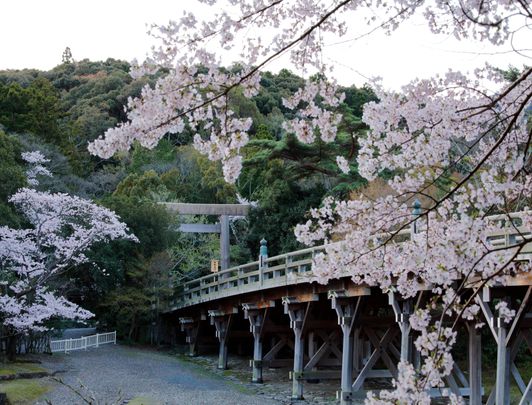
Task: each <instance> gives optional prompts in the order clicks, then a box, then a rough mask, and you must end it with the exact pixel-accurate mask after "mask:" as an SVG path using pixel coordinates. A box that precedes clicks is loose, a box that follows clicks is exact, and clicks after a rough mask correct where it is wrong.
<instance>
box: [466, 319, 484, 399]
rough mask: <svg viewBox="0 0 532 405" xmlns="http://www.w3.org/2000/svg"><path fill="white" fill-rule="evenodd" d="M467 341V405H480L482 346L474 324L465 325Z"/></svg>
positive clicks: (478, 331) (478, 332)
mask: <svg viewBox="0 0 532 405" xmlns="http://www.w3.org/2000/svg"><path fill="white" fill-rule="evenodd" d="M466 326H467V329H468V334H469V341H468V346H469V347H468V352H469V353H468V357H469V389H470V392H469V404H470V405H482V360H481V359H482V346H481V338H480V330H479V329H478V328H476V327H475V322H468V323H466Z"/></svg>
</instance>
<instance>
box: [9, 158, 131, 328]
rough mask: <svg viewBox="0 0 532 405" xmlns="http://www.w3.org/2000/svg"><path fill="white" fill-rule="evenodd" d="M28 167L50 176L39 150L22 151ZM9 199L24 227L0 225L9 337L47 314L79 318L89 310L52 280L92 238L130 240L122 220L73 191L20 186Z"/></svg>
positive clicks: (76, 261)
mask: <svg viewBox="0 0 532 405" xmlns="http://www.w3.org/2000/svg"><path fill="white" fill-rule="evenodd" d="M23 158H24V159H25V160H26V161H27V162H28V163H30V164H32V167H30V169H29V170H28V177H29V179H30V180H31V183H32V184H34V185H35V184H37V180H36V178H35V175H36V174H40V175H50V173H49V172H48V170H47V169H46V168H45V167H44V166H42V164H43V163H45V162H46V159H45V158H44V156H43V155H42V154H41V153H40V152H28V153H25V154H24V156H23ZM9 201H10V202H11V203H12V204H13V205H14V206H15V207H16V208H17V209H18V210H19V211H20V212H21V214H22V215H23V216H24V218H25V220H26V223H27V224H28V227H27V228H25V229H12V228H9V227H6V226H3V227H0V286H1V289H0V323H1V325H2V327H3V331H4V333H6V334H7V335H8V336H11V337H13V336H15V335H18V334H21V333H27V332H30V331H44V330H46V329H47V327H46V321H48V320H50V319H52V318H64V319H79V320H84V319H88V318H90V317H91V316H92V314H91V313H90V312H89V311H86V310H84V309H82V308H80V307H79V306H78V305H76V304H74V303H72V302H70V301H68V300H67V299H66V298H65V297H63V296H62V295H61V293H60V292H58V291H56V290H55V289H54V288H53V287H54V281H56V280H57V278H58V277H59V276H61V275H64V274H65V273H67V272H69V271H71V270H72V269H74V268H75V267H76V266H78V265H80V264H82V263H86V262H87V261H88V260H89V259H88V258H87V256H86V255H85V253H86V252H87V251H88V250H89V249H90V248H91V247H92V246H94V245H95V244H96V243H106V242H109V241H111V240H114V239H128V240H132V241H136V238H135V236H134V235H132V234H131V233H129V232H128V229H127V227H126V225H125V224H124V223H122V222H120V219H119V218H118V217H117V216H116V215H115V214H114V213H113V212H112V211H110V210H108V209H107V208H104V207H100V206H98V205H96V204H94V203H93V202H91V201H88V200H84V199H82V198H78V197H75V196H70V195H67V194H62V193H57V194H52V193H48V192H39V191H36V190H34V189H30V188H23V189H20V190H18V191H17V192H16V193H15V194H14V195H12V196H11V197H10V199H9Z"/></svg>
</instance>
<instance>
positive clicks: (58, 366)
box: [37, 345, 281, 405]
mask: <svg viewBox="0 0 532 405" xmlns="http://www.w3.org/2000/svg"><path fill="white" fill-rule="evenodd" d="M42 361H43V366H44V367H47V368H49V369H51V370H54V371H55V370H62V371H64V372H60V373H59V374H58V375H57V376H58V377H60V378H61V379H62V380H63V381H65V383H67V384H69V385H71V386H75V387H76V388H78V387H79V384H80V382H81V383H83V385H84V386H86V387H87V388H88V389H89V390H90V391H91V392H92V393H93V394H94V397H96V398H97V400H98V404H99V405H103V404H112V403H114V402H115V401H116V400H117V398H118V397H119V396H120V394H121V398H123V401H121V402H119V403H120V404H127V403H128V402H129V400H133V399H135V401H132V403H135V404H136V405H140V404H141V403H142V404H144V405H162V404H176V405H177V404H185V405H195V404H231V405H237V404H246V405H253V404H257V405H258V404H260V405H270V404H271V405H273V404H281V402H278V401H274V400H272V399H269V398H265V397H264V396H262V395H254V394H253V392H252V391H250V390H248V389H246V387H245V386H243V385H241V384H237V383H233V382H230V381H226V379H223V378H221V377H219V376H216V375H214V374H212V373H210V372H208V371H205V370H204V369H202V368H201V367H199V366H197V365H195V364H192V363H189V362H187V361H185V360H180V359H179V358H177V357H174V356H170V355H165V354H160V353H157V352H155V351H151V350H143V349H137V348H129V347H126V346H120V345H116V346H115V345H108V346H103V347H100V348H98V349H92V350H88V351H86V352H85V351H79V352H73V353H71V354H68V355H65V354H54V355H53V356H50V357H47V358H46V357H45V358H43V359H42ZM52 384H53V388H52V390H51V391H50V392H49V393H47V394H46V395H45V397H44V398H42V399H41V400H40V401H39V402H37V404H45V403H46V402H45V400H46V399H48V400H50V401H51V403H52V404H53V405H74V404H83V403H84V402H83V401H82V400H81V399H80V398H79V397H78V396H77V395H76V394H75V393H74V392H72V390H70V389H69V388H67V387H65V386H63V385H61V384H58V383H56V382H53V383H52Z"/></svg>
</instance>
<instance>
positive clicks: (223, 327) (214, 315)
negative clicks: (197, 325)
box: [209, 308, 236, 370]
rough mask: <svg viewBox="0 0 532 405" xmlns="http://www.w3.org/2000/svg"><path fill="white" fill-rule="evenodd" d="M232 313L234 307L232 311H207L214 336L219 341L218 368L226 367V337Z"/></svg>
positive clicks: (224, 368)
mask: <svg viewBox="0 0 532 405" xmlns="http://www.w3.org/2000/svg"><path fill="white" fill-rule="evenodd" d="M233 313H236V308H235V309H234V310H233V312H225V311H209V316H210V318H211V325H214V326H215V328H216V337H217V338H218V341H219V342H220V350H219V353H218V368H219V369H220V370H226V369H227V338H228V335H229V329H230V327H231V321H232V319H233Z"/></svg>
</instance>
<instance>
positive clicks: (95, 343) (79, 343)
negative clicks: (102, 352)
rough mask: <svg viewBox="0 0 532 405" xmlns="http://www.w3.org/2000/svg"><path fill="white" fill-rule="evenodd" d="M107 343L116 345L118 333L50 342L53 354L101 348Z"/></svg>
mask: <svg viewBox="0 0 532 405" xmlns="http://www.w3.org/2000/svg"><path fill="white" fill-rule="evenodd" d="M107 343H114V344H116V331H115V332H109V333H97V334H96V335H91V336H84V337H81V338H79V339H63V340H52V341H50V350H51V352H52V353H56V352H64V353H68V352H70V351H73V350H87V348H88V347H99V346H100V345H104V344H107Z"/></svg>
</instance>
